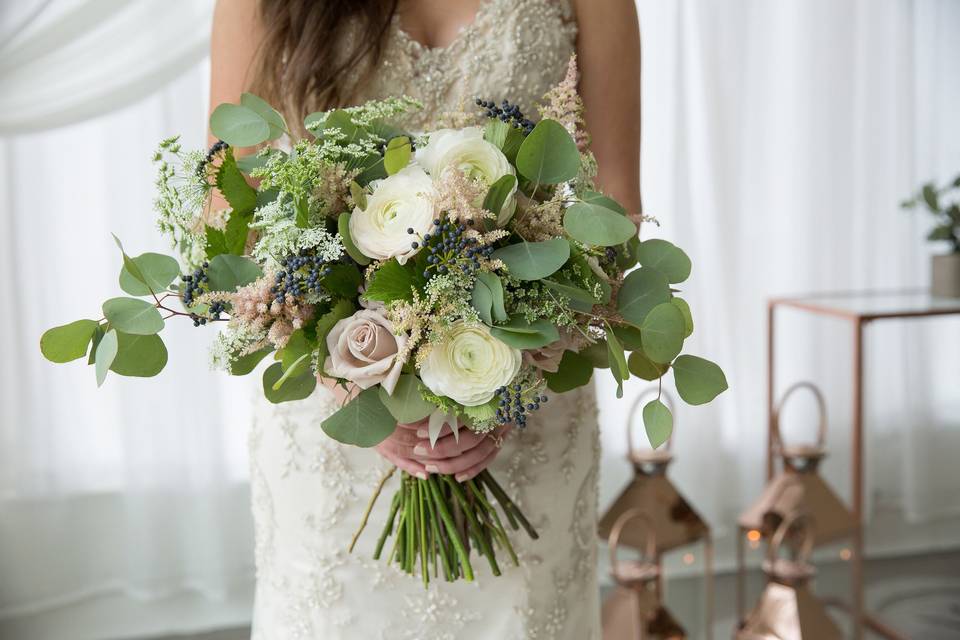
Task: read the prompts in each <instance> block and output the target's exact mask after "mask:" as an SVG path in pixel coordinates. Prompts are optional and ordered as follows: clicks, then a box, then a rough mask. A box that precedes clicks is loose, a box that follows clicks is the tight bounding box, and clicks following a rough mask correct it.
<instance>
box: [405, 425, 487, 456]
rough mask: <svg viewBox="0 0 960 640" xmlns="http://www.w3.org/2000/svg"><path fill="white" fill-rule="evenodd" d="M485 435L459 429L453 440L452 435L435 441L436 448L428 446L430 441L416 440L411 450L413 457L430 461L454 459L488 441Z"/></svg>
mask: <svg viewBox="0 0 960 640" xmlns="http://www.w3.org/2000/svg"><path fill="white" fill-rule="evenodd" d="M488 439H489V438H488V436H487V434H478V433H474V432H473V431H470V430H469V429H460V437H459V439H458V438H455V437H454V436H453V434H452V433H451V434H450V435H446V436H443V437H442V438H440V439H439V440H437V444H436V446H433V447H431V446H430V440H429V439H427V440H422V439H421V440H418V442H417V443H416V447H415V448H414V450H413V453H414V455H416V456H420V457H423V458H430V459H437V460H439V459H442V458H455V457H457V456H459V455H461V454H463V453H466V452H467V451H470V450H471V449H473V448H474V447H476V446H477V445H479V444H480V443H481V442H483V441H484V440H488Z"/></svg>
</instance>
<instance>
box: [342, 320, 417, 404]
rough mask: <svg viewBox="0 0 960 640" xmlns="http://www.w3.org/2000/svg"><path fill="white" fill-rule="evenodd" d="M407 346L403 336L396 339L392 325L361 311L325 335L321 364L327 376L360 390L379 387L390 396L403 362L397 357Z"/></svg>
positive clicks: (387, 321)
mask: <svg viewBox="0 0 960 640" xmlns="http://www.w3.org/2000/svg"><path fill="white" fill-rule="evenodd" d="M406 342H407V336H406V335H403V334H401V335H399V336H398V335H395V334H394V331H393V323H391V322H390V321H389V320H387V319H386V318H385V317H384V316H383V314H382V313H380V311H378V310H374V309H360V310H359V311H357V312H356V313H355V314H353V315H352V316H350V317H349V318H344V319H343V320H340V321H339V322H337V324H335V325H333V329H331V330H330V333H328V334H327V351H328V352H329V353H330V355H329V356H327V359H326V361H325V362H324V364H323V368H324V370H325V371H326V373H327V374H328V375H331V376H335V377H337V378H345V379H347V380H349V381H350V382H353V383H354V384H356V385H357V386H358V387H360V388H361V389H369V388H370V387H372V386H374V385H376V384H379V385H382V386H383V388H384V389H386V390H387V393H393V389H394V387H396V385H397V379H398V378H399V377H400V371H401V369H402V367H403V362H401V361H400V359H399V358H397V354H398V353H399V352H400V351H401V350H402V349H403V347H404V345H405V344H406Z"/></svg>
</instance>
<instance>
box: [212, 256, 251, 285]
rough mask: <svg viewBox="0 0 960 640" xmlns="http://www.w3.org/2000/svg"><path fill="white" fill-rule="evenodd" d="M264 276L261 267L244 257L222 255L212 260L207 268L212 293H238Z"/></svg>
mask: <svg viewBox="0 0 960 640" xmlns="http://www.w3.org/2000/svg"><path fill="white" fill-rule="evenodd" d="M262 275H263V271H261V270H260V266H259V265H258V264H257V263H256V262H254V261H253V260H250V259H249V258H244V257H243V256H234V255H230V254H226V253H225V254H222V255H219V256H216V257H214V258H213V259H212V260H210V266H209V267H208V268H207V277H208V278H209V281H208V282H209V284H210V290H211V291H227V292H231V293H232V292H233V291H236V290H237V288H238V287H242V286H244V285H248V284H250V283H251V282H253V281H254V280H256V279H257V278H259V277H261V276H262Z"/></svg>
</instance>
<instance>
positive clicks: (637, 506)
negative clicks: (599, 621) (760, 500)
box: [599, 389, 713, 640]
mask: <svg viewBox="0 0 960 640" xmlns="http://www.w3.org/2000/svg"><path fill="white" fill-rule="evenodd" d="M657 393H658V391H657V390H656V389H650V390H648V391H646V392H644V393H641V394H640V395H639V396H638V397H637V398H636V400H634V402H633V405H632V406H631V407H630V411H629V412H628V414H627V451H628V453H627V459H628V460H629V461H630V463H631V464H632V466H633V472H634V476H633V479H632V480H631V481H630V484H629V485H627V487H626V488H625V489H624V490H623V492H622V493H621V494H620V495H619V496H618V497H617V499H616V500H615V501H614V503H613V505H611V506H610V508H609V509H608V510H607V512H606V513H605V514H604V516H603V517H602V518H601V519H600V524H599V534H600V537H601V538H604V539H606V538H609V539H610V542H611V544H612V543H613V537H612V536H613V531H614V528H615V525H616V523H617V522H619V521H620V520H621V519H622V518H623V517H624V516H625V515H626V514H628V513H636V512H638V511H639V512H641V513H643V514H645V516H646V520H647V522H648V525H647V528H650V532H648V531H646V529H647V528H645V527H627V528H624V527H621V528H620V530H619V535H618V537H617V544H622V545H623V546H626V547H631V548H633V549H636V550H639V551H643V550H644V549H646V545H648V544H651V542H650V541H651V540H652V541H653V542H652V544H653V545H654V548H653V549H652V550H648V555H649V556H650V557H651V558H653V561H654V562H653V564H654V565H655V567H656V569H657V577H656V583H657V585H656V586H657V591H658V593H659V598H660V600H662V599H663V581H662V556H663V554H664V553H666V552H668V551H671V550H674V549H677V548H679V547H682V546H684V545H688V544H691V543H694V542H703V544H704V555H703V557H704V591H705V594H704V595H705V607H704V618H705V629H706V631H705V635H706V638H707V639H708V640H710V638H712V633H713V544H712V540H711V538H710V528H709V526H707V523H706V522H704V520H703V519H702V518H701V517H700V516H699V515H698V514H697V512H696V511H694V509H693V507H691V506H690V503H688V502H687V501H686V499H684V497H683V496H682V495H680V492H679V491H678V490H677V489H676V487H674V485H673V483H672V482H671V481H670V479H669V478H668V477H667V474H666V471H667V467H668V465H669V464H670V462H671V461H672V460H673V454H672V453H671V452H670V447H671V445H672V438H671V439H669V440H667V442H666V443H665V444H664V445H663V447H661V448H660V449H659V450H652V449H637V448H635V447H634V445H633V424H634V421H635V420H634V418H636V417H637V415H638V413H639V410H640V408H641V407H642V406H643V403H644V401H645V400H646V399H648V398H649V397H650V396H651V395H656V394H657ZM661 399H662V400H663V401H664V402H665V403H666V404H667V405H668V406H669V407H670V409H671V411H672V410H673V402H672V400H671V398H670V396H669V395H668V394H667V393H665V392H663V393H662V394H661ZM688 557H689V562H693V555H692V554H688ZM684 562H687V557H685V558H684ZM636 601H637V596H636V595H635V594H634V593H631V592H630V591H629V590H626V589H623V588H620V589H617V590H615V591H614V593H613V594H611V595H610V596H608V597H607V599H606V600H605V602H604V607H603V628H604V637H605V638H606V639H607V640H612V639H614V638H616V639H617V640H619V639H620V638H635V637H637V633H636V632H631V631H629V630H630V629H634V628H635V627H636V620H637V619H638V614H637V613H636V611H635V602H636ZM662 615H663V616H666V617H665V618H664V619H663V620H662V621H661V622H662V623H663V624H662V626H661V625H660V624H659V623H658V624H657V625H655V626H654V627H653V628H655V629H661V628H662V629H666V630H669V629H671V628H673V627H674V626H676V625H675V623H674V622H673V621H672V618H671V617H670V616H669V614H668V613H667V612H666V610H663V613H662ZM677 628H679V627H677ZM649 637H657V638H660V637H671V636H664V635H657V636H649Z"/></svg>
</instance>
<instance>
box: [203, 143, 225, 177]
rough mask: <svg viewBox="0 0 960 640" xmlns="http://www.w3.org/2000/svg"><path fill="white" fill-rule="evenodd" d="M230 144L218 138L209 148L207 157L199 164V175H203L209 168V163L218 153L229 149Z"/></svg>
mask: <svg viewBox="0 0 960 640" xmlns="http://www.w3.org/2000/svg"><path fill="white" fill-rule="evenodd" d="M229 146H230V145H229V144H227V143H226V142H224V141H223V140H217V141H216V142H214V143H213V145H212V146H211V147H210V149H209V150H207V155H206V157H205V158H204V159H203V160H202V161H201V162H200V164H198V165H197V175H198V176H200V175H203V172H204V171H206V170H207V165H208V164H210V163H211V162H212V161H213V159H214V158H215V157H216V155H217V154H218V153H220V152H221V151H223V150H224V149H227V148H228V147H229Z"/></svg>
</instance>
